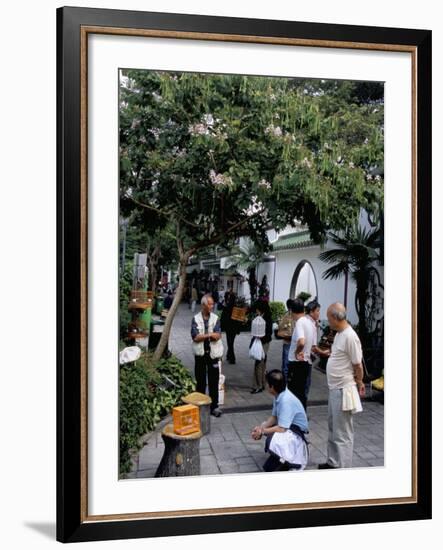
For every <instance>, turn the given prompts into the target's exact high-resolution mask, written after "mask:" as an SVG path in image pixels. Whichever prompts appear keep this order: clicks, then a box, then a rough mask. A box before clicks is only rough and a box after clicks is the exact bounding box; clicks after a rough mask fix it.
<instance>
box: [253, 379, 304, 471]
mask: <svg viewBox="0 0 443 550" xmlns="http://www.w3.org/2000/svg"><path fill="white" fill-rule="evenodd" d="M266 382H267V384H268V391H269V393H270V394H271V395H273V396H274V403H273V406H272V414H271V416H270V417H269V418H268V419H267V420H265V421H264V422H262V423H261V424H260V426H255V428H254V429H253V430H252V432H251V436H252V438H253V439H255V440H258V439H261V437H262V436H263V435H265V436H266V437H267V444H266V446H265V449H266V450H267V449H268V448H269V441H270V438H272V435H273V434H274V433H282V432H286V431H287V430H291V431H292V432H294V433H296V434H298V435H299V436H300V437H302V439H305V434H306V433H307V432H308V419H307V417H306V412H305V409H304V407H303V405H302V403H301V401H300V400H299V399H298V398H297V397H296V396H295V395H294V394H293V393H292V392H290V391H289V390H288V389H287V388H286V383H285V379H284V377H283V373H282V372H281V371H280V370H278V369H274V370H271V371H270V372H268V373H266ZM289 469H290V465H289V464H288V463H282V461H281V460H280V459H279V458H278V457H277V456H275V455H273V454H271V455H270V456H269V458H268V459H267V460H266V462H265V464H264V465H263V470H264V471H265V472H274V471H276V470H289Z"/></svg>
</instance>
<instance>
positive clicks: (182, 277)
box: [153, 255, 191, 361]
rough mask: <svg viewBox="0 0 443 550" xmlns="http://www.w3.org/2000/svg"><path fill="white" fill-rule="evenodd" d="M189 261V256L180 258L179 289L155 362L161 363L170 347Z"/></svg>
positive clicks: (157, 348)
mask: <svg viewBox="0 0 443 550" xmlns="http://www.w3.org/2000/svg"><path fill="white" fill-rule="evenodd" d="M188 259H189V255H184V256H181V257H180V268H179V280H178V287H177V290H176V291H175V296H174V300H173V302H172V305H171V307H170V308H169V313H168V316H167V317H166V321H165V325H164V327H163V332H162V335H161V337H160V340H159V342H158V344H157V347H156V349H155V352H154V356H153V359H154V361H160V359H161V357H162V355H163V352H164V351H165V349H166V346H167V345H168V340H169V333H170V332H171V327H172V322H173V321H174V317H175V314H176V312H177V309H178V306H179V305H180V302H181V300H182V296H183V292H184V289H185V283H186V266H187V264H188ZM189 330H191V327H189Z"/></svg>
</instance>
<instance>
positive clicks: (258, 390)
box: [250, 388, 265, 393]
mask: <svg viewBox="0 0 443 550" xmlns="http://www.w3.org/2000/svg"><path fill="white" fill-rule="evenodd" d="M264 389H265V388H254V389H253V390H251V391H250V393H261V392H262V391H263V390H264Z"/></svg>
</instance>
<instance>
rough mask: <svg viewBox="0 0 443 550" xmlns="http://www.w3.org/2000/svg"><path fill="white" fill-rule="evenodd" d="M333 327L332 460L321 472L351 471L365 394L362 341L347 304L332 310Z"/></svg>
mask: <svg viewBox="0 0 443 550" xmlns="http://www.w3.org/2000/svg"><path fill="white" fill-rule="evenodd" d="M327 317H328V321H329V326H330V327H331V329H332V330H336V331H337V334H336V335H335V338H334V343H333V344H332V348H331V355H330V357H329V360H328V364H327V367H326V374H327V379H328V387H329V403H328V428H329V436H328V459H327V462H326V463H324V464H319V466H318V467H319V469H326V468H350V467H351V466H352V453H353V450H354V425H353V418H352V415H353V413H354V412H359V411H361V403H360V397H364V395H365V385H364V383H363V365H362V350H361V343H360V339H359V338H358V336H357V334H356V333H355V331H354V329H353V328H352V327H351V325H350V324H349V323H348V322H347V320H346V309H345V306H344V305H343V304H340V303H338V302H337V303H335V304H331V305H330V306H329V307H328V311H327Z"/></svg>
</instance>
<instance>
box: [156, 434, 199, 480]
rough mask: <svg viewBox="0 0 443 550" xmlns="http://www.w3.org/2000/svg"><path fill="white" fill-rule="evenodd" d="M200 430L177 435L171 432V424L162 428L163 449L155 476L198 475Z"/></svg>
mask: <svg viewBox="0 0 443 550" xmlns="http://www.w3.org/2000/svg"><path fill="white" fill-rule="evenodd" d="M201 436H202V433H201V432H196V433H193V434H189V435H188V436H179V435H176V434H175V433H174V432H173V428H172V424H168V425H167V426H166V428H165V429H164V430H163V433H162V439H163V441H164V442H165V451H164V454H163V457H162V459H161V462H160V464H159V466H158V468H157V472H156V473H155V477H171V476H198V475H200V438H201Z"/></svg>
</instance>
